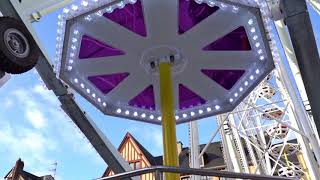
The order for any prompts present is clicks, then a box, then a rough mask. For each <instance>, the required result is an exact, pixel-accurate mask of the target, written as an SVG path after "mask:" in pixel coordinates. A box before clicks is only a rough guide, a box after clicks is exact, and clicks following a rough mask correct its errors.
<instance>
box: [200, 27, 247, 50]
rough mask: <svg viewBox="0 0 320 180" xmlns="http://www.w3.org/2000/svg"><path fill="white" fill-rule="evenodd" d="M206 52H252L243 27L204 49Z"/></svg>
mask: <svg viewBox="0 0 320 180" xmlns="http://www.w3.org/2000/svg"><path fill="white" fill-rule="evenodd" d="M203 50H204V51H250V50H251V46H250V42H249V39H248V36H247V33H246V30H245V28H244V27H243V26H241V27H239V28H237V29H235V30H234V31H232V32H230V33H229V34H227V35H225V36H223V37H222V38H220V39H218V40H216V41H214V42H212V43H210V44H209V45H207V46H206V47H204V48H203Z"/></svg>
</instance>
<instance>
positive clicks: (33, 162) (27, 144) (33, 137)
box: [0, 121, 57, 169]
mask: <svg viewBox="0 0 320 180" xmlns="http://www.w3.org/2000/svg"><path fill="white" fill-rule="evenodd" d="M4 122H5V121H4ZM0 146H1V150H0V152H1V151H2V152H1V154H3V153H4V152H6V158H8V159H15V160H16V159H18V158H22V159H23V160H24V161H25V162H27V164H28V167H32V169H38V168H42V167H43V166H46V165H48V164H49V163H50V162H52V160H51V158H50V155H49V152H50V151H55V150H56V148H57V144H56V143H55V141H54V140H52V139H50V138H49V137H47V136H45V135H44V134H42V133H40V132H38V131H37V132H36V131H34V130H32V129H28V128H23V127H21V126H12V125H11V124H9V123H1V126H0ZM29 165H30V166H29Z"/></svg>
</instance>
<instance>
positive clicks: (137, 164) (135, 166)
mask: <svg viewBox="0 0 320 180" xmlns="http://www.w3.org/2000/svg"><path fill="white" fill-rule="evenodd" d="M129 165H130V166H131V168H132V169H140V168H141V163H140V161H135V162H130V163H129Z"/></svg>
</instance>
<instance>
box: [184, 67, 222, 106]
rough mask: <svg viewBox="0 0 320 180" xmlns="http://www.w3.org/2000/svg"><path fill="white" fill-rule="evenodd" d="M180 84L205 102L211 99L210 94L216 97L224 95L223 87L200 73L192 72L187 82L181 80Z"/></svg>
mask: <svg viewBox="0 0 320 180" xmlns="http://www.w3.org/2000/svg"><path fill="white" fill-rule="evenodd" d="M181 83H182V84H183V85H185V86H186V87H187V88H188V89H190V90H191V91H193V92H195V93H196V94H197V95H199V96H200V97H202V98H203V99H205V100H210V99H212V94H217V96H218V95H219V94H224V93H225V89H223V87H221V86H220V85H219V84H217V83H216V82H215V81H212V80H211V79H210V78H208V77H206V76H205V75H204V74H202V73H201V72H200V71H199V72H192V76H189V77H188V79H187V80H186V79H182V80H181Z"/></svg>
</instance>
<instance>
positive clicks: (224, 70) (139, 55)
mask: <svg viewBox="0 0 320 180" xmlns="http://www.w3.org/2000/svg"><path fill="white" fill-rule="evenodd" d="M59 18H60V21H59V24H58V25H59V29H58V38H57V40H58V44H57V57H58V59H60V60H61V61H60V63H61V64H60V66H61V67H60V78H61V79H62V80H64V81H65V82H66V83H67V84H68V85H69V86H70V87H72V88H73V89H75V90H76V91H77V92H78V93H79V94H81V95H82V96H83V97H84V98H86V99H87V100H88V101H89V102H91V103H92V104H93V105H94V106H96V107H97V108H98V109H100V110H101V111H102V112H103V113H105V114H107V115H111V116H118V117H124V118H127V119H133V120H139V121H144V122H150V123H155V124H161V110H160V97H159V95H160V92H159V73H158V64H159V62H160V61H163V60H165V61H169V60H170V62H171V63H172V71H173V76H172V78H173V87H174V88H173V91H174V98H175V99H174V102H175V118H176V121H177V123H183V122H188V121H192V120H197V119H200V118H204V117H208V116H213V115H217V114H220V113H225V112H228V111H231V110H233V109H234V108H235V107H236V106H237V105H238V104H239V103H240V102H241V101H242V100H243V99H244V98H245V97H246V96H247V95H248V94H249V93H250V92H251V91H252V90H253V89H254V87H255V86H256V85H257V84H258V83H259V82H260V81H261V80H262V79H263V78H264V77H265V76H266V75H267V74H268V73H269V72H270V71H271V70H272V69H273V68H274V65H273V60H272V55H271V52H270V49H269V44H268V41H267V37H266V31H265V29H264V25H263V20H262V18H261V15H260V11H259V9H258V8H256V7H249V6H245V5H242V4H236V3H231V2H229V1H222V0H221V1H215V0H203V1H202V0H195V1H194V0H124V1H119V0H118V1H112V2H110V1H103V0H101V1H100V0H99V1H82V3H81V4H79V5H78V6H77V5H72V6H71V8H70V9H64V11H63V14H61V15H60V16H59Z"/></svg>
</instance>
